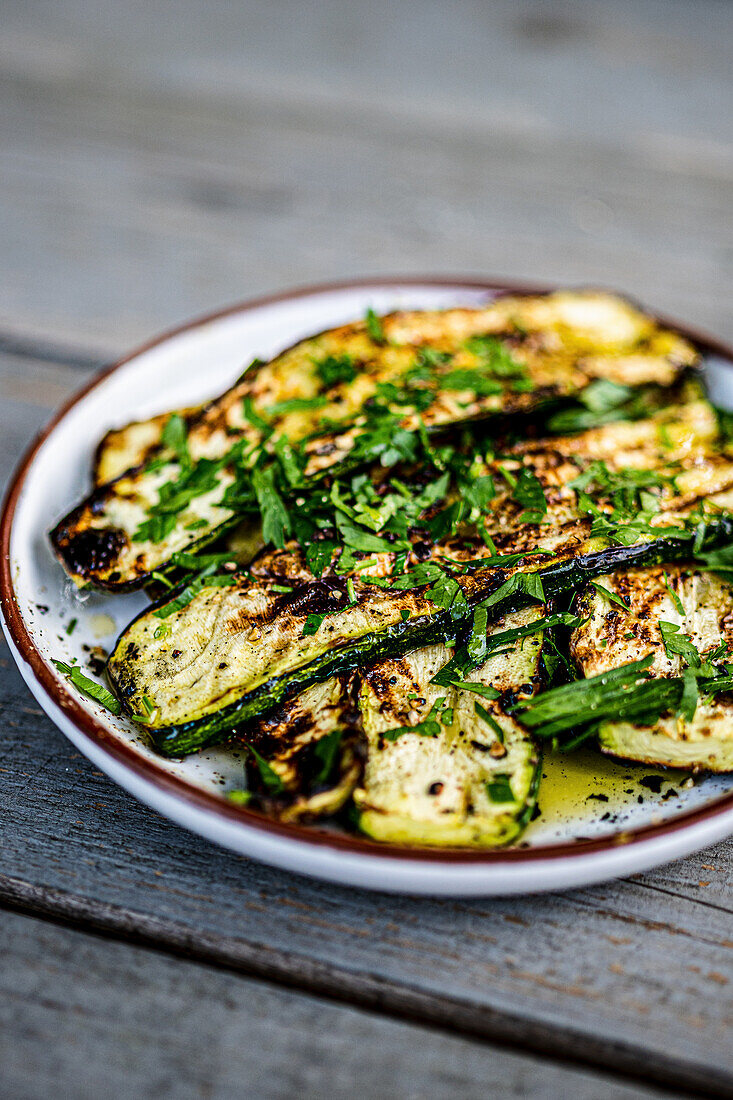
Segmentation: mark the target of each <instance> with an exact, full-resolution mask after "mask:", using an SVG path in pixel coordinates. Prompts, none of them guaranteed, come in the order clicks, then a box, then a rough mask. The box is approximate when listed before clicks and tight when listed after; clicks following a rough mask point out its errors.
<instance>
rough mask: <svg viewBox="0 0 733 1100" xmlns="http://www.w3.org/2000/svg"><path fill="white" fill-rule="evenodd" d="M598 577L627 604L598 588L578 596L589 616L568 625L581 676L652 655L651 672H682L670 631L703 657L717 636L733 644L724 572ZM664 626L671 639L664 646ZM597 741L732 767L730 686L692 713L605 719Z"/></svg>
mask: <svg viewBox="0 0 733 1100" xmlns="http://www.w3.org/2000/svg"><path fill="white" fill-rule="evenodd" d="M599 583H600V584H601V585H602V586H603V587H604V588H605V589H607V590H608V591H609V592H611V593H612V594H613V595H614V596H615V597H617V599H619V600H622V601H623V603H624V604H625V605H626V606H625V607H624V606H621V605H619V604H618V603H616V602H614V601H612V600H611V599H609V597H607V596H606V595H605V594H604V593H603V592H599V591H598V590H597V589H595V588H588V589H587V590H586V591H585V592H584V593H583V595H582V596H581V597H580V599H579V601H578V612H579V614H581V615H583V616H587V617H588V619H587V622H585V623H584V624H583V625H582V626H579V627H577V628H576V629H575V630H574V631H573V634H572V636H571V652H572V656H573V657H574V659H575V661H576V663H577V665H578V667H579V668H580V669H581V671H582V672H583V675H584V676H586V677H589V676H596V675H599V674H601V673H604V672H608V671H610V670H611V669H614V668H618V667H620V666H621V665H625V664H628V663H629V662H631V661H637V660H640V659H642V658H644V657H647V656H649V655H651V656H652V658H653V660H652V663H651V665H650V667H649V669H648V672H649V674H650V675H651V676H652V677H654V678H659V677H670V676H680V675H681V673H682V671H683V668H684V664H685V661H684V659H683V657H682V655H681V654H679V653H675V652H674V648H679V647H675V646H674V639H675V636H677V637H682V638H683V639H687V640H689V641H690V642H691V643H692V645H693V646H695V648H696V649H697V650H698V652H699V655H700V657H701V658H702V660H705V659H706V658H707V657H708V656H709V655H710V654H711V653H714V651H715V650H716V649H718V647H720V645H721V643H723V644H725V645H726V646H728V647H729V649H730V650H731V651H733V592H731V586H730V582H728V581H726V580H723V579H722V578H721V577H718V576H716V575H715V574H713V573H708V572H704V571H702V570H700V569H696V568H694V567H692V566H657V567H655V568H649V569H639V570H631V571H630V572H627V573H616V574H614V575H613V576H606V577H599ZM660 623H667V624H670V625H671V631H670V628H669V627H667V628H665V627H660ZM675 627H676V628H677V630H675V629H674V628H675ZM663 630H665V631H666V632H667V637H668V638H669V637H670V635H671V637H672V639H673V644H672V647H670V652H669V653H668V652H667V647H666V646H665V640H664V638H663V636H662V631H663ZM598 742H599V745H600V748H601V750H602V752H605V753H608V754H609V755H610V756H618V757H621V758H623V759H625V760H639V761H642V762H644V763H646V764H659V765H666V766H669V767H674V768H691V769H704V770H709V771H714V772H729V771H733V693H727V694H723V695H717V696H716V697H715V698H714V699H712V700H706V699H704V698H701V699H700V700H699V702H698V705H697V709H696V710H695V714H694V717H693V718H692V719H691V720H688V719H686V718H684V717H682V716H681V715H672V714H668V715H665V716H662V717H661V718H660V719H659V720H658V721H657V722H656V723H655V724H654V725H651V726H643V725H636V724H633V723H631V722H626V721H622V722H613V721H607V722H605V723H603V724H602V725H601V727H600V730H599V732H598Z"/></svg>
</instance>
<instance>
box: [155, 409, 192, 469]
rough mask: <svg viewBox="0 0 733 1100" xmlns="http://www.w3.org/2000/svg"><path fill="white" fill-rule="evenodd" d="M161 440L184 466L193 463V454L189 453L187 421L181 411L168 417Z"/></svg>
mask: <svg viewBox="0 0 733 1100" xmlns="http://www.w3.org/2000/svg"><path fill="white" fill-rule="evenodd" d="M160 441H161V443H162V444H163V446H164V447H167V448H169V449H170V450H171V451H173V453H174V454H175V456H176V458H177V459H178V461H179V462H180V463H181V465H182V466H189V465H190V464H191V456H190V455H189V453H188V432H187V430H186V421H185V420H184V419H183V417H182V416H181V415H180V414H179V413H172V414H171V416H169V417H168V419H167V420H166V422H165V427H164V428H163V431H162V432H161V435H160Z"/></svg>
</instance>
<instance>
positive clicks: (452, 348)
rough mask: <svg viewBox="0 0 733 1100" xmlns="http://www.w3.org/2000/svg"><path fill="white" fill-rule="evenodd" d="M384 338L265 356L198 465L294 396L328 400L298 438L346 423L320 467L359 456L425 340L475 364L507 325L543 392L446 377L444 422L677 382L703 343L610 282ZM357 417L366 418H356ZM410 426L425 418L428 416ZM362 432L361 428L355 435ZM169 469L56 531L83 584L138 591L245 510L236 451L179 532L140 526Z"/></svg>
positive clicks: (226, 406)
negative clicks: (482, 389) (490, 390)
mask: <svg viewBox="0 0 733 1100" xmlns="http://www.w3.org/2000/svg"><path fill="white" fill-rule="evenodd" d="M380 327H381V331H382V333H383V337H382V338H380V339H379V340H378V341H377V340H375V339H374V338H373V336H372V335H370V332H369V328H368V326H367V325H366V324H365V323H364V322H359V323H355V324H352V325H346V326H342V327H341V328H339V329H334V330H331V331H329V332H326V333H323V334H321V335H319V336H316V337H312V338H310V339H309V340H305V341H302V342H301V343H299V344H298V345H296V346H295V347H294V348H291V349H289V350H288V351H285V352H283V353H282V354H281V355H279V356H277V357H276V358H275V359H273V360H272V361H271V362H270V363H267V364H260V365H257V366H256V367H255V368H254V369H253V370H252V371H251V372H250V373H248V374H246V375H245V377H244V379H243V380H242V381H241V382H240V383H238V384H237V385H236V386H234V388H233V389H231V390H229V391H228V392H227V393H226V394H224V395H223V396H222V397H221V398H219V399H218V400H215V401H213V402H211V403H210V404H209V405H207V406H206V407H205V408H204V409H203V410H202V411H201V412H200V413H199V414H198V415H196V416H194V417H193V420H192V422H191V424H190V427H189V431H188V450H189V454H190V457H191V460H192V461H193V463H194V464H195V463H197V462H198V461H199V460H214V461H216V462H218V461H220V460H223V459H225V456H227V455H228V454H229V452H230V451H231V449H232V447H233V445H234V444H236V443H237V442H238V441H240V440H246V441H247V442H248V443H256V442H258V441H262V439H263V436H262V432H261V430H260V429H259V428H257V427H256V426H254V425H253V423H252V422H251V418H248V416H247V414H246V411H245V409H244V404H243V403H244V400H245V399H249V401H250V402H251V407H252V408H253V409H254V411H255V413H256V414H257V415H258V416H260V417H262V416H265V417H267V416H268V415H269V414H268V409H272V408H274V409H277V407H278V405H282V404H283V403H284V402H292V401H293V400H294V399H295V400H296V401H300V402H301V404H302V401H303V400H305V401H306V402H308V401H312V399H313V398H318V399H321V398H322V399H323V403H322V404H317V407H309V408H307V409H304V408H302V407H300V408H299V409H297V410H295V411H292V406H291V407H290V411H287V408H288V407H287V406H286V411H284V412H282V413H279V414H278V413H273V414H272V416H271V417H270V419H271V421H272V425H273V427H274V428H276V429H277V431H278V432H279V433H282V434H283V435H284V436H286V438H288V439H289V440H290V441H291V442H293V441H297V440H303V439H305V438H306V437H308V436H310V435H312V434H313V433H314V432H317V431H318V428H319V424H321V422H322V421H323V420H330V421H340V422H342V423H343V424H344V425H345V426H344V428H343V429H339V430H337V431H335V430H329V431H328V432H327V433H326V434H325V435H324V434H322V433H321V434H320V435H319V436H318V438H316V439H314V440H313V441H312V442H311V443H309V444H308V447H307V451H308V454H309V462H308V466H307V467H306V474H307V475H309V476H310V475H313V476H315V475H317V474H319V473H323V472H324V471H326V470H329V469H333V468H334V467H335V466H337V465H338V464H340V463H343V462H344V461H345V460H347V459H348V458H349V456H350V454H351V452H352V451H353V450H354V448H355V446H356V444H357V436H358V431H359V429H358V417H359V414H360V412H361V410H362V408H363V405H364V402H365V401H366V400H368V399H369V397H370V396H372V395H373V394H374V392H375V390H376V387H377V385H378V384H379V383H383V382H385V381H394V380H395V379H399V378H400V377H401V376H402V375H403V374H404V372H405V371H406V370H408V369H409V368H411V367H412V366H414V364H415V361H416V356H417V355H418V353H419V351H420V349H421V348H423V347H425V346H429V347H431V348H433V349H435V350H436V351H438V352H445V353H446V354H450V355H452V356H453V358H452V360H451V363H450V367H449V368H448V367H446V370H448V369H450V370H462V369H463V370H465V369H469V370H470V369H473V368H475V366H476V362H477V361H478V360H477V358H476V353H474V352H473V351H471V350H468V349H467V347H466V342H467V341H468V340H470V338H471V337H474V336H476V335H489V336H491V335H495V336H497V337H498V338H499V339H500V340H501V341H503V342H504V344H505V345H506V347H507V349H508V350H509V351H510V354H511V355H512V356H513V357H514V359H515V360H516V361H517V362H519V363H520V364H521V365H522V367H523V369H524V371H525V372H526V377H527V379H528V381H529V385H530V386H531V389H527V390H522V391H518V390H517V389H516V388H512V386H511V385H510V386H507V388H506V389H505V390H503V392H502V393H500V394H492V395H487V396H477V395H476V394H475V393H472V391H470V390H465V391H461V390H454V389H453V390H452V389H446V388H438V389H437V390H436V392H435V396H434V400H433V402H432V404H431V405H430V406H429V407H428V408H427V409H426V410H423V412H422V414H421V416H422V420H423V422H424V424H425V426H426V427H427V428H428V429H436V428H440V427H444V426H447V425H451V424H456V423H460V422H463V421H469V420H475V419H476V418H478V417H486V416H490V415H494V414H498V413H501V414H509V413H522V412H528V411H530V410H532V409H533V408H537V407H538V406H540V405H542V404H543V403H546V402H547V401H549V400H551V399H557V398H560V397H570V396H574V395H577V394H578V393H580V392H582V391H583V389H584V388H585V387H586V386H588V385H589V383H590V382H591V381H593V380H594V379H597V378H604V379H607V380H610V381H613V382H617V383H619V384H622V385H628V386H640V385H644V384H648V383H656V384H659V385H662V386H666V385H670V384H671V383H673V382H674V381H675V379H676V378H677V377H678V376H679V375H680V373H681V372H682V371H683V370H684V369H685V368H687V367H689V366H691V365H695V364H696V363H697V360H698V356H697V353H696V352H695V350H694V349H693V348H692V346H691V345H689V344H688V343H687V342H686V341H684V340H683V339H682V338H681V337H679V336H677V335H676V334H674V333H672V332H669V331H666V330H663V329H661V328H660V327H659V326H658V325H657V324H655V322H653V321H652V320H651V319H650V318H648V317H646V316H645V315H643V314H641V313H640V312H639V311H637V310H635V309H634V308H633V307H631V306H630V305H628V304H627V303H625V302H623V301H621V300H620V299H618V298H614V297H613V296H610V295H604V294H601V293H590V292H589V293H575V294H573V293H561V294H556V295H548V296H545V297H538V298H515V299H512V298H504V299H500V300H498V301H496V302H494V303H492V304H491V305H489V306H487V307H485V308H484V309H479V310H476V309H473V310H469V309H453V310H445V311H435V312H429V311H428V312H416V313H398V314H393V315H391V316H389V317H385V318H383V319H382V321H381V322H380ZM329 356H330V357H339V356H340V357H343V356H348V357H349V359H350V361H352V362H353V363H355V364H356V365H357V368H358V369H357V370H356V372H355V374H354V377H353V378H350V379H349V380H348V381H343V382H338V383H336V384H334V385H332V386H330V387H329V388H328V389H324V384H323V383H322V382H321V380H320V376H319V374H318V363H319V362H322V361H323V360H324V358H326V357H329ZM354 422H356V424H357V427H356V428H352V427H350V426H348V425H350V424H351V423H354ZM404 425H405V426H406V427H408V428H413V429H414V428H416V426H417V421H416V419H415V416H414V414H409V413H408V414H407V415H406V417H405V420H404ZM355 433H356V434H355ZM162 458H163V459H165V461H163V463H162V465H159V466H157V467H156V468H155V469H148V468H147V467H145V466H143V467H141V468H137V469H132V470H129V471H127V472H125V473H123V474H122V475H121V476H120V477H118V478H117V479H116V480H114V481H112V482H110V483H109V484H107V485H105V486H102V487H101V488H99V489H97V490H95V491H94V493H93V494H92V495H91V496H90V497H89V498H88V499H87V500H86V501H84V502H82V503H81V504H80V505H79V506H78V507H77V508H76V509H74V510H73V512H71V513H70V514H69V515H68V516H66V517H65V518H64V519H63V520H62V521H61V522H60V523H59V524H58V525H57V527H56V528H55V529H54V531H53V532H52V542H53V545H54V548H55V550H56V553H57V555H58V557H59V559H60V561H61V562H62V564H63V565H64V568H65V569H66V570H67V572H68V573H69V575H70V576H71V577H72V578H73V579H74V580H75V581H76V582H77V583H79V584H85V583H92V584H96V585H100V586H102V587H109V588H112V589H125V588H129V587H135V586H139V585H141V584H144V583H145V582H146V579H147V578H148V577H149V574H150V573H151V571H153V570H159V569H160V568H161V567H164V566H165V565H166V564H167V563H168V562H169V561H170V559H171V558H172V556H173V555H174V554H175V553H176V552H178V551H182V550H186V549H189V548H191V547H192V546H194V545H197V544H199V543H203V542H206V541H210V540H211V539H212V538H213V537H215V535H216V533H217V532H218V531H219V530H220V529H221V528H223V527H224V526H225V525H226V524H231V523H232V520H233V518H234V517H235V512H234V511H233V510H232V507H231V506H230V505H228V504H227V503H226V502H225V501H224V500H223V497H224V494H225V492H226V490H227V488H229V487H230V486H231V485H232V484H233V483H234V480H235V474H234V472H233V470H232V467H231V465H230V463H229V461H228V460H227V461H225V462H224V463H223V465H222V466H221V468H220V469H219V470H218V471H217V473H216V475H215V478H214V484H213V487H211V488H209V489H208V490H207V491H206V492H204V493H202V494H201V495H199V496H196V497H194V498H193V499H192V500H191V501H190V502H189V504H188V505H187V506H186V508H185V509H184V510H183V511H182V512H181V513H180V515H179V516H178V517H177V519H176V525H175V527H174V528H173V530H171V531H169V532H168V533H167V534H166V535H165V537H163V538H160V539H158V540H156V541H155V542H152V541H150V540H148V539H143V538H142V537H139V536H136V534H135V532H136V531H138V529H139V528H140V526H141V524H142V523H143V522H144V521H145V520H146V519H147V517H148V516H149V514H150V509H151V508H154V507H155V505H156V504H157V502H158V497H159V493H160V491H161V489H162V488H163V486H164V485H167V484H170V483H171V482H173V483H175V482H176V481H177V480H178V479H179V478H180V477H181V476H182V473H183V468H182V466H181V465H180V463H179V462H178V460H176V459H175V457H174V456H172V455H166V454H165V453H163V455H162Z"/></svg>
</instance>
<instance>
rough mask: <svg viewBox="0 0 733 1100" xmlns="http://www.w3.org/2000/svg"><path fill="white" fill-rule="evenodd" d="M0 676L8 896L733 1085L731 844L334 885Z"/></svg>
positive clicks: (487, 1028) (520, 1040) (396, 1006)
mask: <svg viewBox="0 0 733 1100" xmlns="http://www.w3.org/2000/svg"><path fill="white" fill-rule="evenodd" d="M2 693H3V694H2V697H1V698H0V707H1V708H2V718H3V722H2V734H1V735H0V790H1V791H2V810H1V814H2V835H3V845H2V851H1V852H0V898H2V899H4V900H5V902H6V903H7V904H12V905H14V906H16V907H18V908H22V909H24V910H25V911H29V912H37V913H43V914H48V915H51V916H59V917H62V918H63V919H65V920H68V921H72V922H74V923H77V922H81V923H82V924H83V925H84V926H86V927H92V928H98V929H102V930H104V931H106V932H111V933H114V934H115V935H121V936H124V937H128V938H132V939H137V940H140V941H141V942H145V943H148V944H155V945H156V946H158V947H165V948H167V949H168V950H170V951H173V952H175V953H177V954H182V955H184V956H186V957H193V958H197V959H200V960H208V961H214V962H217V963H220V964H222V965H225V966H227V967H231V968H235V969H238V970H242V971H244V972H247V973H250V974H253V975H257V976H259V977H267V978H271V979H276V980H277V981H280V982H283V983H287V984H291V985H296V986H299V987H301V988H306V989H309V990H311V991H315V992H319V993H322V994H327V995H329V996H331V997H334V998H339V999H343V1000H347V1001H349V1002H351V1003H353V1004H357V1005H360V1006H363V1007H369V1008H372V1009H381V1010H382V1011H387V1012H390V1013H392V1014H394V1015H397V1016H400V1015H403V1016H404V1015H407V1016H409V1017H411V1018H413V1019H419V1020H422V1021H424V1022H425V1021H427V1022H431V1023H433V1024H438V1025H440V1026H441V1027H444V1028H450V1029H454V1030H458V1031H461V1032H464V1033H468V1034H472V1035H475V1036H481V1037H486V1038H491V1039H493V1040H494V1041H499V1040H501V1041H502V1042H505V1043H508V1044H510V1045H521V1046H524V1047H527V1048H529V1049H531V1050H534V1051H535V1052H537V1053H542V1054H546V1055H552V1056H555V1057H564V1058H568V1059H580V1060H584V1061H586V1062H590V1063H593V1064H596V1065H598V1066H603V1067H607V1068H609V1069H612V1070H616V1071H625V1072H628V1073H634V1074H638V1075H640V1076H642V1077H645V1078H647V1079H651V1080H655V1081H661V1082H664V1083H665V1084H669V1085H675V1086H677V1087H683V1086H685V1087H688V1088H696V1089H699V1090H703V1091H706V1090H707V1091H712V1092H715V1091H720V1092H724V1091H726V1090H727V1091H733V1062H732V1061H731V1059H730V1045H729V1044H728V1043H727V1036H728V1035H729V1029H730V1024H731V988H732V984H731V978H733V973H732V971H731V963H730V959H731V946H732V945H731V942H730V939H731V937H730V932H731V926H732V924H733V921H732V918H731V905H730V903H731V892H730V876H731V856H732V854H733V846H731V845H730V844H721V845H718V846H717V847H716V848H714V849H711V850H709V851H707V852H705V853H703V854H702V855H700V856H696V857H692V858H691V859H688V860H686V861H685V862H684V863H681V864H675V865H672V866H671V867H668V868H664V869H662V870H659V871H657V872H654V873H653V874H648V875H643V876H637V877H636V878H635V879H631V880H627V881H625V882H621V883H614V884H610V885H608V886H605V887H598V888H594V889H588V890H580V891H575V892H572V893H567V894H558V895H552V894H551V895H547V896H542V897H538V898H529V899H522V898H516V899H502V900H491V901H466V902H453V901H438V900H435V901H431V900H425V899H423V900H420V899H410V898H392V897H383V896H380V895H374V894H371V893H366V892H362V891H357V890H345V889H338V888H335V887H331V886H327V885H321V884H318V883H315V882H310V881H308V880H306V879H303V878H299V877H297V876H294V875H288V874H285V873H280V872H278V871H274V870H271V869H268V868H266V867H263V866H261V865H259V864H257V863H255V862H253V861H250V860H247V859H244V858H242V857H239V856H235V855H232V854H230V853H226V852H222V851H219V850H217V849H215V848H213V847H212V846H211V845H210V844H208V843H206V842H205V841H203V840H200V839H199V838H197V837H195V836H192V835H189V834H187V833H185V832H183V831H182V830H180V829H178V828H177V827H175V826H174V825H172V824H170V823H169V822H166V821H164V820H163V819H161V818H159V817H158V816H157V815H156V814H154V813H153V812H152V811H150V810H148V809H146V808H145V807H143V806H141V805H138V804H137V803H135V802H134V801H133V800H132V799H130V798H129V797H128V796H127V795H126V794H124V792H122V791H120V790H119V789H118V788H116V787H115V786H113V785H112V784H111V783H110V782H109V781H108V780H107V779H106V778H105V777H104V776H102V775H101V773H99V772H97V771H95V770H94V769H93V768H92V767H91V765H89V764H88V763H87V761H86V760H84V759H83V758H82V757H80V756H79V754H78V753H77V752H76V751H75V750H74V749H73V747H72V746H70V745H69V744H68V743H67V742H66V741H64V740H63V739H62V738H61V736H60V735H59V734H58V733H57V732H56V731H55V730H54V729H53V727H52V726H51V724H50V723H49V722H48V721H47V720H46V719H45V718H44V717H43V715H42V714H41V712H40V710H39V708H38V707H37V706H36V705H35V703H34V702H33V701H32V700H31V699H30V698H29V696H28V695H27V693H26V691H25V689H24V687H23V685H22V684H21V683H20V681H19V677H18V675H17V673H16V672H15V670H14V669H13V668H12V667H10V664H9V661H7V659H6V667H5V668H4V670H3V676H2Z"/></svg>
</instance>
